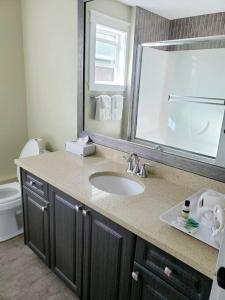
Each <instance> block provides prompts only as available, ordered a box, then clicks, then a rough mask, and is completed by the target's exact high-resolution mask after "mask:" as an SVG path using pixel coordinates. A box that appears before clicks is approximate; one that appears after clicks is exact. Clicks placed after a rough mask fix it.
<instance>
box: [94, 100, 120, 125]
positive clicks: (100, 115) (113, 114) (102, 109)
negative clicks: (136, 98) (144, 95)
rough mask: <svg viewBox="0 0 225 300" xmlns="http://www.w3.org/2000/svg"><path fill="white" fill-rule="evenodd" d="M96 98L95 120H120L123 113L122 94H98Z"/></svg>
mask: <svg viewBox="0 0 225 300" xmlns="http://www.w3.org/2000/svg"><path fill="white" fill-rule="evenodd" d="M95 99H96V111H95V120H99V121H108V120H112V121H120V120H121V119H122V115H123V96H121V95H113V96H112V97H110V96H108V95H100V96H98V97H96V98H95Z"/></svg>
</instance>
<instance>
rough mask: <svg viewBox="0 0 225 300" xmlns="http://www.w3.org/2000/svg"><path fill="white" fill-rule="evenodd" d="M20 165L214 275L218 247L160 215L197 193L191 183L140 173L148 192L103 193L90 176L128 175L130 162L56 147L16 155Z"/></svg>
mask: <svg viewBox="0 0 225 300" xmlns="http://www.w3.org/2000/svg"><path fill="white" fill-rule="evenodd" d="M15 162H16V164H17V165H18V166H20V167H22V168H24V169H26V170H27V171H29V172H31V173H33V174H34V175H36V176H38V177H40V178H42V179H43V180H45V181H46V182H48V183H49V184H51V185H53V186H55V187H56V188H58V189H60V190H62V191H63V192H65V193H67V194H68V195H70V196H72V197H73V198H76V199H77V200H79V201H80V202H82V203H83V204H86V205H88V206H89V207H90V208H92V209H94V210H96V211H98V212H99V213H101V214H103V215H105V216H106V217H108V218H110V219H111V220H113V221H115V222H116V223H118V224H120V225H121V226H123V227H125V228H127V229H128V230H130V231H131V232H133V233H135V234H137V235H138V236H140V237H142V238H143V239H145V240H146V241H149V242H150V243H152V244H154V245H156V246H157V247H159V248H161V249H162V250H165V251H166V252H168V253H169V254H171V255H173V256H175V257H176V258H178V259H180V260H181V261H183V262H185V263H186V264H188V265H190V266H191V267H193V268H195V269H196V270H198V271H199V272H201V273H203V274H205V275H206V276H208V277H210V278H213V275H214V272H215V269H216V260H217V255H218V251H217V250H215V249H214V248H212V247H210V246H208V245H206V244H204V243H202V242H200V241H198V240H196V239H194V238H192V237H190V236H188V235H186V234H184V233H182V232H180V231H178V230H176V229H175V228H172V227H170V226H168V225H166V224H164V223H162V222H161V221H160V219H159V216H160V214H161V213H162V212H165V211H166V210H167V209H169V208H170V207H172V206H174V205H176V204H178V203H179V202H181V201H183V200H184V199H185V198H186V197H188V196H190V195H191V194H193V193H195V192H196V190H194V189H193V190H192V189H191V187H190V188H188V187H187V186H182V185H179V184H175V183H173V182H170V181H168V180H166V179H164V178H159V177H158V178H157V177H155V176H153V177H150V178H144V179H140V178H136V177H132V178H133V179H134V180H137V181H139V182H142V183H143V184H144V185H145V191H144V193H142V194H139V195H136V196H118V195H113V194H108V193H105V192H100V191H99V190H97V189H95V188H94V187H92V186H91V184H90V182H89V177H90V175H92V174H94V173H95V172H102V171H112V172H117V173H120V174H124V175H125V176H129V175H127V173H126V165H125V164H119V163H115V162H114V161H110V160H108V159H106V158H104V157H101V156H99V155H96V156H90V157H86V158H81V157H79V156H76V155H74V154H71V153H68V152H64V151H57V152H52V153H45V154H43V155H40V156H35V157H30V158H24V159H18V160H16V161H15Z"/></svg>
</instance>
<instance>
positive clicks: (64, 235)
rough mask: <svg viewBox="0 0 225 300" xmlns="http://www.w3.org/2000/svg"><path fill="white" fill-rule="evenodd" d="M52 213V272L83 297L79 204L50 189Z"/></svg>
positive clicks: (81, 230)
mask: <svg viewBox="0 0 225 300" xmlns="http://www.w3.org/2000/svg"><path fill="white" fill-rule="evenodd" d="M50 211H51V266H52V269H53V270H54V272H55V273H56V274H57V275H58V276H59V277H60V278H61V279H63V280H64V282H65V283H66V284H67V285H69V286H70V288H72V289H73V290H74V291H75V292H76V294H77V295H79V296H80V295H81V276H82V242H83V238H82V237H83V228H82V223H83V220H82V213H81V211H80V203H79V202H78V201H76V200H74V199H72V198H71V197H69V196H67V195H65V194H64V193H62V192H60V191H59V190H57V189H55V188H52V187H51V188H50Z"/></svg>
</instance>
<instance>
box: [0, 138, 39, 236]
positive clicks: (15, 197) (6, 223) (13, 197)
mask: <svg viewBox="0 0 225 300" xmlns="http://www.w3.org/2000/svg"><path fill="white" fill-rule="evenodd" d="M43 152H44V143H43V140H42V139H32V140H29V141H28V142H27V144H26V145H25V146H24V148H23V150H22V152H21V154H20V158H25V157H29V156H34V155H39V154H41V153H43ZM17 177H18V181H19V182H20V170H19V168H17ZM19 182H12V183H7V184H2V185H0V242H3V241H6V240H8V239H11V238H13V237H14V236H16V235H19V234H21V233H22V232H23V217H22V199H21V190H20V183H19Z"/></svg>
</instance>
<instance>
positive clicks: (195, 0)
mask: <svg viewBox="0 0 225 300" xmlns="http://www.w3.org/2000/svg"><path fill="white" fill-rule="evenodd" d="M119 1H120V2H123V3H125V4H128V5H132V6H135V5H137V6H140V7H143V8H145V9H147V10H150V11H152V12H153V13H156V14H158V15H161V16H163V17H165V18H167V19H179V18H185V17H191V16H198V15H204V14H211V13H217V12H223V11H225V0H119Z"/></svg>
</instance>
